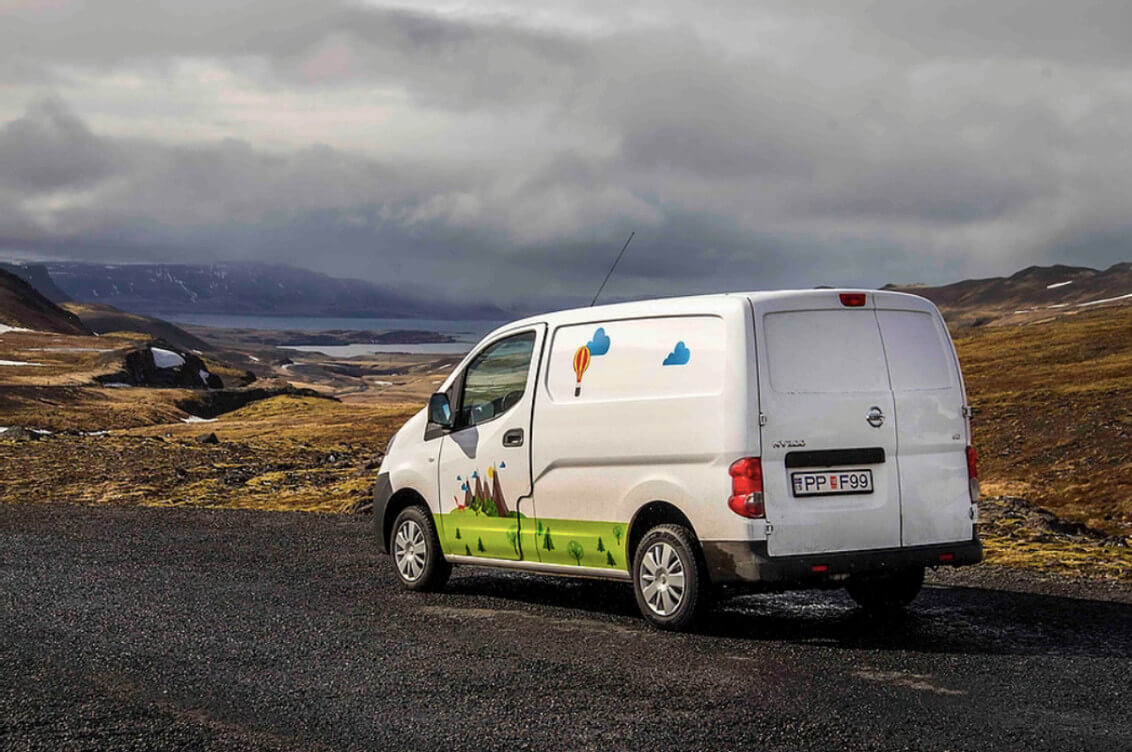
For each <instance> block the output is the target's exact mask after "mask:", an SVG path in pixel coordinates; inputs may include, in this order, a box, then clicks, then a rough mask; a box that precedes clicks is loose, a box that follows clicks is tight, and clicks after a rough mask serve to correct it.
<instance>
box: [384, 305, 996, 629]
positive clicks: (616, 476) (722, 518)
mask: <svg viewBox="0 0 1132 752" xmlns="http://www.w3.org/2000/svg"><path fill="white" fill-rule="evenodd" d="M969 413H970V410H969V409H968V407H967V404H966V396H965V392H964V387H963V377H962V374H961V373H960V370H959V362H958V359H957V357H956V354H955V349H954V347H953V345H952V343H951V338H950V336H949V335H948V331H947V327H946V326H945V325H944V321H943V318H942V317H941V316H940V314H939V311H937V310H936V308H935V306H933V305H932V304H931V303H930V302H929V301H927V300H925V299H923V298H920V297H917V296H914V295H905V294H902V293H892V292H876V291H870V292H859V291H847V290H806V291H782V292H756V293H743V294H727V295H707V296H698V297H690V298H675V299H667V300H652V301H645V302H638V303H624V304H617V305H607V306H601V307H596V308H580V309H576V310H571V311H561V312H558V313H549V314H545V315H541V316H534V317H531V318H528V319H524V320H522V321H517V322H515V323H513V324H508V325H506V326H504V327H501V328H499V329H497V330H496V331H494V332H492V333H491V334H489V335H488V336H487V337H485V338H484V339H483V341H481V342H480V343H479V344H478V345H476V346H475V347H474V348H473V349H472V351H471V352H470V353H469V354H468V356H467V357H466V358H465V359H464V360H463V362H461V364H460V365H459V367H457V368H456V370H455V371H454V372H453V373H452V374H451V375H450V376H449V377H448V379H447V380H445V382H444V383H443V385H442V386H441V388H440V390H439V392H438V393H437V394H434V395H433V396H432V398H431V400H430V402H429V406H428V408H426V409H424V410H422V411H421V412H420V413H418V414H417V415H415V416H413V417H412V418H411V419H410V420H409V421H408V422H407V423H406V424H405V425H404V427H402V428H401V430H399V431H398V432H397V434H396V435H395V436H394V437H393V439H392V440H391V441H390V446H389V448H388V449H387V452H386V456H385V459H384V461H383V462H382V465H381V470H380V473H379V475H378V480H377V485H376V489H375V504H374V516H375V518H376V532H377V542H378V546H379V547H380V549H381V551H382V552H383V553H392V555H393V559H394V561H395V564H396V571H397V574H398V576H399V577H400V578H401V580H402V582H403V583H404V584H405V586H407V587H409V588H411V589H414V590H429V589H435V588H439V587H441V586H442V585H443V584H444V583H445V581H446V580H447V578H448V575H449V573H450V572H451V568H452V566H453V565H460V564H469V565H476V566H495V567H508V568H514V569H524V570H530V571H533V572H542V573H546V574H558V575H573V576H585V577H603V578H609V579H615V580H625V581H628V582H631V583H632V584H633V588H634V590H635V592H636V597H637V603H638V605H639V606H640V609H641V613H642V614H644V616H645V617H646V618H647V619H648V620H649V621H651V622H652V623H653V624H655V625H657V626H660V627H664V628H668V629H684V628H687V627H689V626H690V625H691V624H692V623H693V622H694V621H695V619H696V618H697V617H698V616H699V615H700V614H702V613H703V612H704V610H705V609H706V608H707V607H708V606H709V605H710V603H711V601H712V599H713V598H714V597H715V596H718V595H720V594H728V593H737V592H744V591H750V590H778V589H785V588H806V587H840V586H844V587H845V588H846V589H847V590H848V591H849V593H850V595H852V597H853V598H854V599H856V600H857V602H858V603H860V604H861V605H862V606H864V607H867V608H892V607H899V606H903V605H905V604H907V603H909V602H910V601H911V600H912V599H913V598H914V597H915V596H916V594H917V592H918V591H919V589H920V585H921V583H922V581H923V576H924V568H925V567H935V566H944V565H945V566H960V565H964V564H974V563H977V562H978V561H980V560H981V558H982V546H981V544H980V543H979V539H978V535H977V531H976V521H977V516H978V514H977V502H978V481H977V472H976V467H975V452H974V450H973V449H972V448H971V431H970V421H969Z"/></svg>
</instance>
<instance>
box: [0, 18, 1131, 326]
mask: <svg viewBox="0 0 1132 752" xmlns="http://www.w3.org/2000/svg"><path fill="white" fill-rule="evenodd" d="M234 8H238V9H234ZM1130 29H1132V3H1129V2H1127V0H1117V1H1114V2H1091V1H1090V0H1075V2H1072V3H1070V2H1064V1H1063V0H1055V1H1054V2H1045V3H1042V2H1033V1H1027V2H1022V1H1021V0H982V1H980V2H975V1H968V0H965V1H962V2H947V1H946V0H932V1H930V2H917V1H915V0H892V1H891V2H884V1H877V2H859V3H855V4H853V3H846V2H844V1H843V0H837V1H833V0H830V1H829V2H808V3H798V2H785V1H784V2H762V3H755V2H734V3H727V2H719V3H712V4H710V5H708V4H704V3H688V4H684V3H673V2H663V1H662V0H650V1H649V2H636V0H621V1H620V2H608V1H607V0H602V1H600V2H598V1H596V0H595V1H593V2H590V1H588V0H578V1H576V2H566V1H558V2H538V3H530V2H518V1H516V2H507V1H506V0H501V1H492V2H435V3H430V2H427V1H426V0H414V1H413V2H404V3H400V4H398V3H385V2H334V1H333V0H311V1H309V2H305V1H302V0H265V1H263V2H256V1H252V2H232V0H224V1H223V2H217V1H214V0H181V1H180V2H175V3H169V2H156V1H155V0H143V1H141V2H122V1H121V0H99V2H90V3H84V2H74V1H72V0H0V255H3V254H5V253H7V254H8V255H12V254H14V253H15V254H22V255H24V256H25V257H28V256H38V257H56V258H70V259H76V260H91V261H115V262H123V261H176V262H186V261H189V262H196V261H200V262H208V261H217V260H267V261H281V262H285V263H290V264H295V265H299V266H306V267H310V268H313V269H317V270H319V271H324V272H327V273H331V274H335V275H341V276H357V277H362V278H367V279H371V280H375V281H378V282H382V283H385V284H392V285H397V286H399V287H403V288H404V287H409V288H415V289H417V290H430V291H432V292H434V293H439V294H445V295H450V296H453V297H459V298H487V297H490V298H492V299H493V300H495V301H498V302H501V303H514V302H522V301H530V302H534V303H535V305H538V304H539V303H542V302H545V301H549V300H553V301H560V302H577V301H580V300H587V301H588V298H589V296H591V295H592V294H593V291H594V289H595V288H596V286H597V284H598V283H599V282H600V281H601V278H602V276H603V275H604V273H605V271H606V268H607V266H608V264H609V262H610V260H611V259H612V257H613V256H614V255H615V254H616V252H617V250H618V249H619V248H620V246H621V244H622V243H623V242H624V240H625V237H626V236H627V235H628V233H629V232H630V230H635V231H636V232H637V237H636V239H635V240H634V241H633V245H632V247H631V248H630V251H629V252H628V254H627V255H626V258H625V261H624V262H623V265H622V267H621V268H620V269H619V270H618V272H617V274H616V275H615V276H614V278H613V280H612V281H611V282H610V284H609V287H608V288H607V294H608V295H609V296H610V297H629V296H640V295H653V294H655V295H663V294H674V293H693V292H704V291H715V290H726V289H760V288H771V287H782V286H807V287H808V286H812V285H816V284H844V285H869V286H879V285H881V284H884V283H885V282H889V281H899V282H914V281H920V282H928V283H938V282H947V281H954V280H956V279H960V278H963V277H969V276H991V275H998V274H1009V273H1012V272H1014V271H1016V270H1017V269H1019V268H1021V267H1023V266H1027V265H1030V264H1047V263H1069V264H1080V265H1089V266H1100V267H1104V266H1108V265H1110V264H1112V263H1115V262H1118V261H1125V260H1130V259H1132V248H1130V242H1129V241H1130V239H1132V212H1130V211H1129V197H1130V196H1132V33H1130V31H1129V30H1130Z"/></svg>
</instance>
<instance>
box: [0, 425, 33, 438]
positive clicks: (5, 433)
mask: <svg viewBox="0 0 1132 752" xmlns="http://www.w3.org/2000/svg"><path fill="white" fill-rule="evenodd" d="M42 438H43V436H42V435H41V434H38V433H36V432H35V431H29V430H27V429H26V428H23V427H21V426H10V427H8V428H0V439H6V440H7V441H39V440H40V439H42Z"/></svg>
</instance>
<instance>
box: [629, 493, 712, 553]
mask: <svg viewBox="0 0 1132 752" xmlns="http://www.w3.org/2000/svg"><path fill="white" fill-rule="evenodd" d="M665 524H669V525H681V526H683V527H686V528H688V530H689V531H691V533H692V539H693V541H695V543H696V546H697V548H698V547H699V545H700V539H699V537H698V536H697V535H696V528H695V527H694V526H693V525H692V521H691V520H690V519H688V515H686V514H684V512H683V511H681V509H680V508H679V507H678V506H676V505H675V504H673V503H672V502H670V501H664V500H662V499H656V500H654V501H650V502H648V503H647V504H645V505H643V506H642V507H641V508H640V509H638V510H637V511H636V513H634V514H633V517H632V519H630V520H629V530H628V533H627V534H626V536H625V561H626V562H628V563H629V566H630V570H631V568H632V562H633V559H634V558H635V557H636V555H637V546H638V545H639V544H640V542H641V539H642V538H644V537H645V533H647V532H648V531H649V530H650V529H652V528H654V527H656V526H657V525H665ZM697 555H699V556H703V553H702V552H700V551H698V552H697Z"/></svg>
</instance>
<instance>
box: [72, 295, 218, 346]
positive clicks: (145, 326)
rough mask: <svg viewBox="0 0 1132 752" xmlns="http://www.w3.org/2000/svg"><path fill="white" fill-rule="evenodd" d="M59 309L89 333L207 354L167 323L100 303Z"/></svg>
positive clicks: (193, 339)
mask: <svg viewBox="0 0 1132 752" xmlns="http://www.w3.org/2000/svg"><path fill="white" fill-rule="evenodd" d="M63 308H65V309H66V310H68V311H70V312H71V313H73V314H75V315H76V316H78V317H79V319H81V320H82V322H83V324H85V325H86V326H87V327H88V328H89V329H90V330H91V331H93V332H97V333H99V334H106V333H107V332H141V333H143V334H148V335H150V336H152V337H155V338H157V339H160V340H164V341H165V342H168V343H169V344H171V345H176V346H177V347H180V348H184V349H186V350H210V349H211V346H210V345H209V343H208V342H206V341H204V340H203V339H201V338H200V337H197V336H195V335H193V334H189V333H188V332H186V331H185V330H184V329H182V328H181V327H179V326H176V325H175V324H170V323H169V322H168V321H162V320H161V319H155V318H153V317H151V316H142V315H141V314H137V313H127V312H126V311H119V310H118V309H117V308H115V307H114V306H110V305H106V304H104V303H64V304H63Z"/></svg>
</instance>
